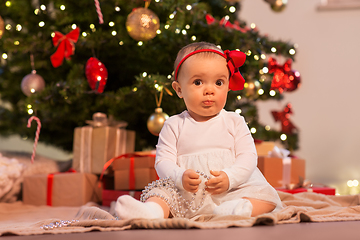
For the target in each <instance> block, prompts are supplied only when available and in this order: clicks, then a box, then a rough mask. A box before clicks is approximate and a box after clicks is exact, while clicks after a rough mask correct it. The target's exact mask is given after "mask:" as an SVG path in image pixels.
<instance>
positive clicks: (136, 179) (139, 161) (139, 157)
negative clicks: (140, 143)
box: [102, 152, 158, 206]
mask: <svg viewBox="0 0 360 240" xmlns="http://www.w3.org/2000/svg"><path fill="white" fill-rule="evenodd" d="M154 165H155V154H154V153H153V152H136V153H128V154H124V155H121V156H118V157H116V158H114V159H113V161H112V165H111V166H112V170H113V172H114V178H113V179H114V182H113V183H114V185H113V188H114V189H111V188H110V187H107V186H108V185H109V183H105V182H104V181H103V182H104V190H103V194H102V200H103V205H104V206H110V203H111V202H112V201H116V199H117V198H118V197H119V196H121V195H124V194H127V195H131V196H133V197H134V198H136V199H138V200H139V199H140V195H141V192H142V190H143V189H144V188H145V187H146V186H147V185H148V184H149V183H151V182H152V181H155V180H157V179H158V177H157V174H156V171H155V168H154Z"/></svg>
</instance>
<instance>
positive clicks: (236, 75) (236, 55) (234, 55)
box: [175, 49, 246, 91]
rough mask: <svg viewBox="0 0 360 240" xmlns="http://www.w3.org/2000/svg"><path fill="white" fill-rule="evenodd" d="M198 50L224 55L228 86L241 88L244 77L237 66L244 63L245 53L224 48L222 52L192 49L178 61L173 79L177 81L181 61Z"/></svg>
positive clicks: (234, 88)
mask: <svg viewBox="0 0 360 240" xmlns="http://www.w3.org/2000/svg"><path fill="white" fill-rule="evenodd" d="M199 52H213V53H217V54H219V55H220V56H222V57H224V58H225V59H226V62H227V67H228V69H229V71H230V79H229V88H230V90H233V91H238V90H242V89H243V88H244V83H245V79H244V78H243V77H242V76H241V74H240V71H239V67H241V66H242V65H243V64H244V63H245V59H246V55H245V53H243V52H240V51H235V50H234V51H229V50H225V51H224V54H223V53H221V52H219V51H217V50H215V49H199V50H196V51H193V52H191V53H189V54H188V55H186V56H185V57H184V58H183V59H181V61H180V62H179V64H178V66H177V67H176V70H175V81H177V75H178V72H179V69H180V66H181V65H182V64H183V62H184V61H185V60H186V59H188V58H189V57H190V56H192V55H194V54H196V53H199Z"/></svg>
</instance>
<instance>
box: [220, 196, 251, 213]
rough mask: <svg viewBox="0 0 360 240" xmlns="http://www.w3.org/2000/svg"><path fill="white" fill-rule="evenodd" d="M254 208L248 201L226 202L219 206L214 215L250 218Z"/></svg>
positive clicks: (241, 199)
mask: <svg viewBox="0 0 360 240" xmlns="http://www.w3.org/2000/svg"><path fill="white" fill-rule="evenodd" d="M252 209H253V206H252V204H251V202H250V200H248V199H243V198H240V199H236V200H230V201H225V202H223V203H221V204H220V205H219V206H216V207H215V208H214V214H216V215H237V216H243V217H250V216H251V213H252Z"/></svg>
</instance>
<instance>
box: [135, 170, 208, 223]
mask: <svg viewBox="0 0 360 240" xmlns="http://www.w3.org/2000/svg"><path fill="white" fill-rule="evenodd" d="M196 173H198V174H199V175H200V176H201V177H203V178H205V179H207V180H209V179H210V178H211V177H210V176H208V175H206V174H205V173H204V172H200V171H199V170H197V171H196ZM153 189H160V190H164V191H166V192H168V193H169V196H171V197H170V198H169V197H168V196H164V195H162V194H160V193H151V190H153ZM205 191H206V190H205V188H203V189H202V190H201V192H202V193H201V194H202V198H201V201H200V204H199V205H198V206H195V197H196V193H193V196H192V197H191V201H189V200H187V199H185V198H184V197H183V196H182V195H181V193H180V192H179V189H177V188H176V186H175V183H174V180H172V179H171V178H170V177H167V178H162V179H159V180H156V181H153V182H152V183H149V184H148V186H146V187H145V189H144V190H143V191H142V194H141V197H140V201H141V202H145V201H146V200H148V199H149V198H151V197H158V198H161V199H162V200H163V201H165V202H166V204H167V205H168V206H169V208H170V212H171V213H172V214H173V215H174V217H184V216H185V214H186V213H187V212H188V211H189V210H190V211H192V212H195V211H198V210H199V209H200V208H201V207H202V206H203V205H204V199H205V195H206V193H205Z"/></svg>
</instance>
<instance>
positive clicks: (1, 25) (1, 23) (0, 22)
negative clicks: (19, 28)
mask: <svg viewBox="0 0 360 240" xmlns="http://www.w3.org/2000/svg"><path fill="white" fill-rule="evenodd" d="M4 31H5V23H4V20H3V19H2V18H1V16H0V39H1V37H2V35H3V34H4Z"/></svg>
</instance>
